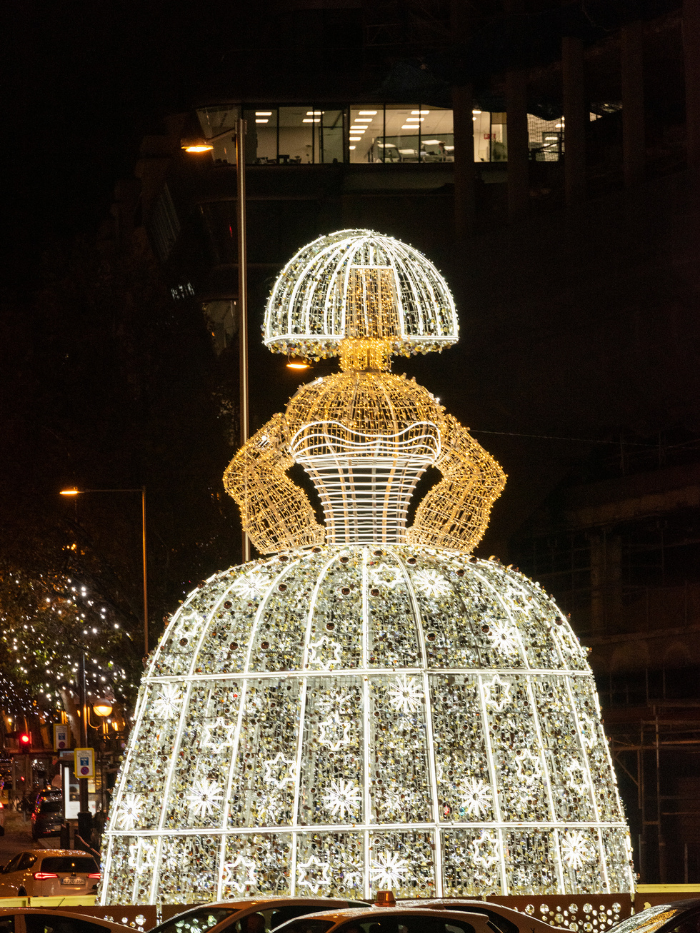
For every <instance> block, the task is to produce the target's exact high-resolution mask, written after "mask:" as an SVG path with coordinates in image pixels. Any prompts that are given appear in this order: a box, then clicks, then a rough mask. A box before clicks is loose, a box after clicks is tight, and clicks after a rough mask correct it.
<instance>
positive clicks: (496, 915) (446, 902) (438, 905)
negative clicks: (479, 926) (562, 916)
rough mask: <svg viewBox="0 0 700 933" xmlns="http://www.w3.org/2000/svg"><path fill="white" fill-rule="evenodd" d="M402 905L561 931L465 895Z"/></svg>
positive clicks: (509, 929)
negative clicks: (466, 912) (456, 912)
mask: <svg viewBox="0 0 700 933" xmlns="http://www.w3.org/2000/svg"><path fill="white" fill-rule="evenodd" d="M399 905H400V906H401V907H428V908H430V909H431V910H432V909H435V910H466V911H469V913H475V914H483V915H484V916H486V917H488V918H489V920H490V921H491V925H492V927H494V928H495V929H496V930H497V931H498V933H520V931H521V930H523V928H525V929H526V930H527V933H554V931H555V930H557V931H558V933H561V930H560V928H559V927H553V926H552V925H551V924H549V923H545V922H544V920H538V919H537V918H536V917H530V916H528V914H523V913H521V912H520V911H518V910H513V909H512V908H511V907H504V906H503V905H502V904H492V903H490V902H489V901H476V900H472V899H470V898H464V897H449V898H448V897H445V898H437V897H436V898H431V899H430V900H427V899H426V898H421V899H420V900H416V899H406V900H403V899H402V900H401V901H399ZM699 933H700V931H699Z"/></svg>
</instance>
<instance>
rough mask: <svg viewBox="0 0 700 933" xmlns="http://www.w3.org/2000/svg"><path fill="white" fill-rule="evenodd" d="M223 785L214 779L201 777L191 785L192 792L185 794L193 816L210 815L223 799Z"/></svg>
mask: <svg viewBox="0 0 700 933" xmlns="http://www.w3.org/2000/svg"><path fill="white" fill-rule="evenodd" d="M223 790H224V789H223V787H222V786H221V784H217V782H216V781H209V780H207V778H202V779H201V780H199V781H195V782H194V784H193V785H192V792H191V793H190V794H188V795H187V800H188V801H189V805H190V810H193V811H194V814H195V816H199V817H204V816H210V815H211V814H212V813H213V812H214V810H215V809H216V808H217V807H218V806H219V804H220V803H221V801H222V800H223Z"/></svg>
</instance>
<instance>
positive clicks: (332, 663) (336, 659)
mask: <svg viewBox="0 0 700 933" xmlns="http://www.w3.org/2000/svg"><path fill="white" fill-rule="evenodd" d="M326 645H327V646H328V647H329V648H330V651H331V655H332V656H331V657H329V658H326V660H325V661H324V660H322V658H321V655H322V653H323V649H324V646H326ZM342 664H343V657H342V648H341V647H340V645H339V644H338V642H337V641H333V639H332V638H329V637H328V635H321V637H320V638H319V639H318V641H312V642H310V643H309V662H308V666H309V667H320V668H321V670H323V671H329V670H331V668H333V667H342Z"/></svg>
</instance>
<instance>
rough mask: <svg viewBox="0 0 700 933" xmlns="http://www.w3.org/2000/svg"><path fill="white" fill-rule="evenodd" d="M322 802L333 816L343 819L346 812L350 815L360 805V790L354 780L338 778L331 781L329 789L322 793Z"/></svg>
mask: <svg viewBox="0 0 700 933" xmlns="http://www.w3.org/2000/svg"><path fill="white" fill-rule="evenodd" d="M323 802H324V804H325V806H326V809H327V810H330V812H331V814H332V815H333V816H339V817H340V819H341V820H343V819H344V818H345V814H346V813H347V814H348V815H351V814H352V812H353V811H354V810H355V808H356V807H358V806H359V805H360V790H359V788H358V787H357V785H356V784H355V782H354V781H344V780H343V779H342V778H340V780H338V781H331V789H330V790H329V791H328V792H327V793H326V794H324V795H323Z"/></svg>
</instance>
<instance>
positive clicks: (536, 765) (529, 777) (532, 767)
mask: <svg viewBox="0 0 700 933" xmlns="http://www.w3.org/2000/svg"><path fill="white" fill-rule="evenodd" d="M515 770H516V774H517V775H518V780H519V781H520V782H521V783H522V784H527V786H528V787H530V788H531V787H532V786H533V785H534V784H536V783H537V782H538V781H539V780H540V779H541V777H542V763H541V762H540V759H539V757H538V756H537V755H535V754H533V753H532V752H531V751H530V749H529V748H524V749H523V750H522V751H521V752H518V754H517V755H516V756H515Z"/></svg>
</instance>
